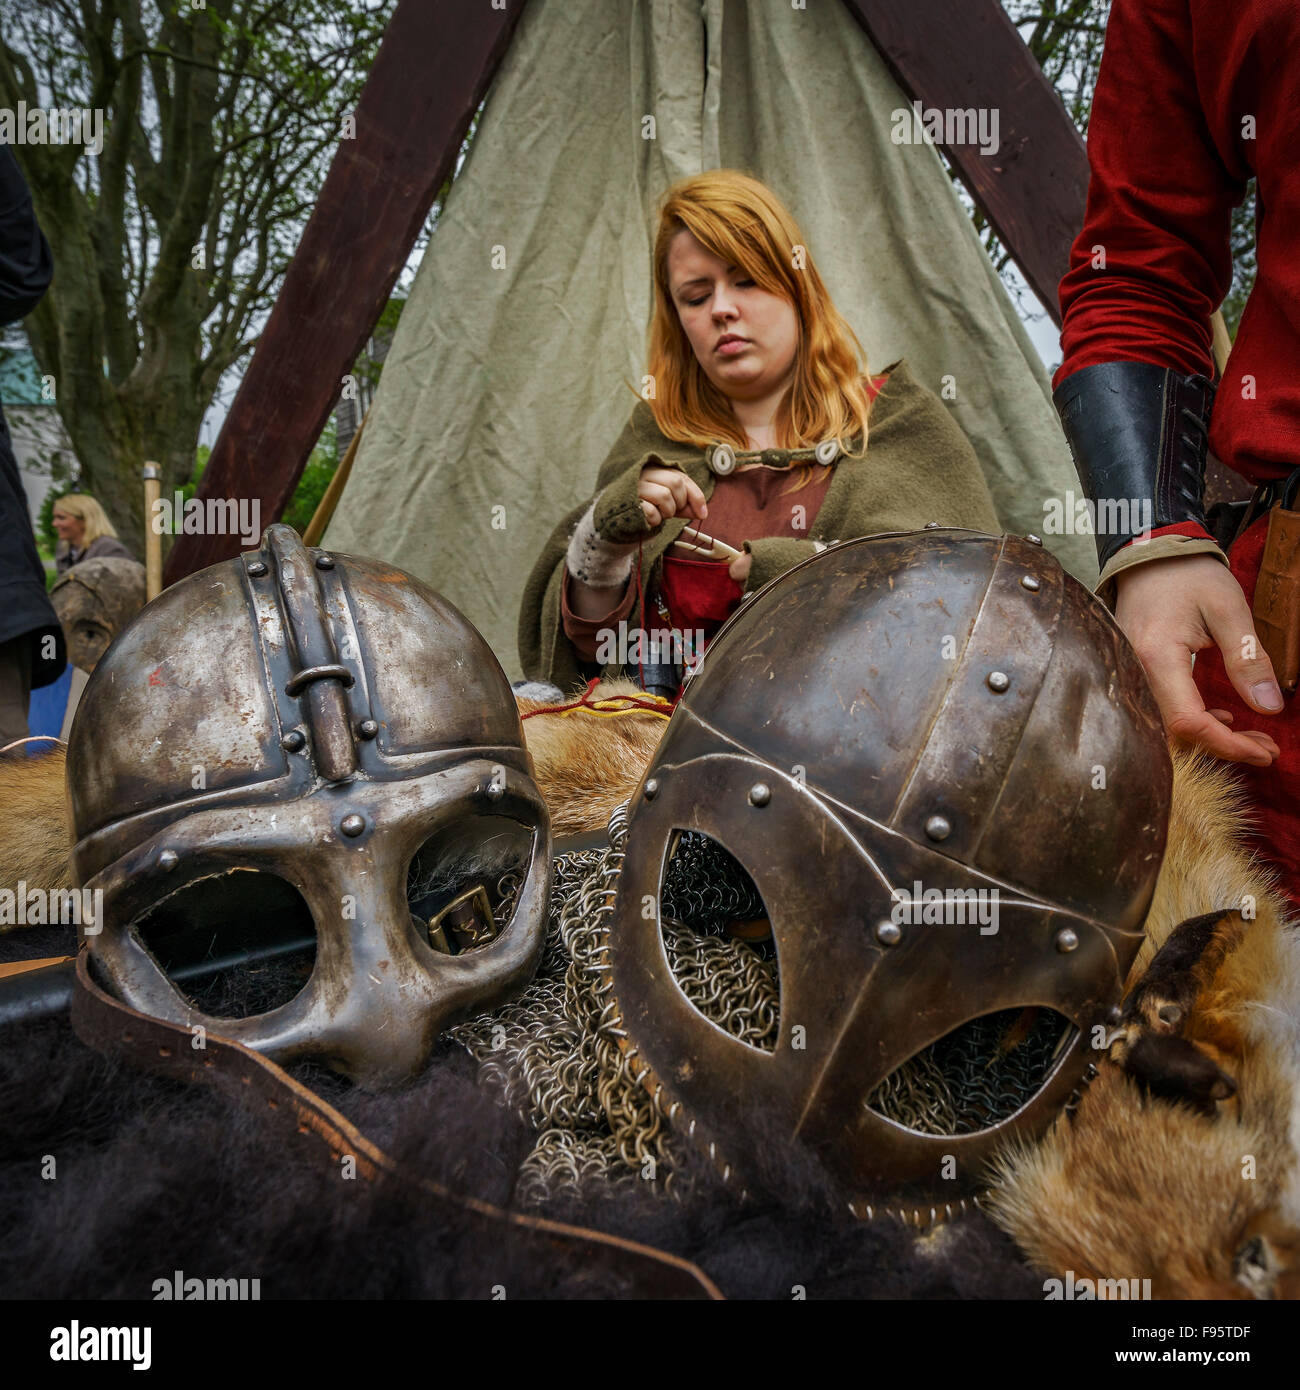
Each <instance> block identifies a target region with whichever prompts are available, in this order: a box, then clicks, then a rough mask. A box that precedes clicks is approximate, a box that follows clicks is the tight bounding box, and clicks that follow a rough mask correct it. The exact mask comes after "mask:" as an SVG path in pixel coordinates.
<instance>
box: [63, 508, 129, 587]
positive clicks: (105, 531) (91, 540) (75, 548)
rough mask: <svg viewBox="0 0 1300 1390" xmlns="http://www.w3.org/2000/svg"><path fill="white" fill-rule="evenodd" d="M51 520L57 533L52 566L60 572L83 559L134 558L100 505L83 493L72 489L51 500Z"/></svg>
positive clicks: (66, 570)
mask: <svg viewBox="0 0 1300 1390" xmlns="http://www.w3.org/2000/svg"><path fill="white" fill-rule="evenodd" d="M53 520H54V529H55V530H56V531H57V532H58V533H59V548H58V551H57V553H56V554H55V556H54V567H55V569H56V570H58V572H59V573H60V574H61V575H62V574H67V572H68V571H69V570H70V569H71V568H72V567H73V565H79V564H80V563H81V562H82V561H83V560H100V559H109V558H112V557H116V558H117V559H120V560H134V559H135V556H134V555H132V554H131V552H130V551H129V550H128V549H127V548H126V546H124V545H123V544H122V542H121V541H120V540H118V538H117V532H116V531H115V530H114V529H113V523H112V522H111V521H110V520H109V519H108V514H107V513H106V512H105V511H104V509H103V507H101V506H100V505H99V503H98V502H96V501H95V499H94V498H93V497H91V496H89V495H87V494H86V493H83V492H72V493H69V494H68V496H66V497H60V498H59V500H58V501H57V502H56V503H55V504H54V516H53Z"/></svg>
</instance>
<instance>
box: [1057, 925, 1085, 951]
mask: <svg viewBox="0 0 1300 1390" xmlns="http://www.w3.org/2000/svg"><path fill="white" fill-rule="evenodd" d="M1078 945H1079V936H1078V933H1077V932H1075V931H1073V930H1071V928H1069V927H1064V928H1062V930H1061V931H1059V932H1057V933H1056V949H1057V950H1058V951H1060V953H1061V954H1062V955H1068V954H1069V952H1071V951H1073V950H1075V949H1076V947H1077V946H1078Z"/></svg>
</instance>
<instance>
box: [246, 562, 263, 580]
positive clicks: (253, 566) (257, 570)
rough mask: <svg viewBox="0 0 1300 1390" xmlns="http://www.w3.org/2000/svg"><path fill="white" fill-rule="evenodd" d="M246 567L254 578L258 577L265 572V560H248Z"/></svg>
mask: <svg viewBox="0 0 1300 1390" xmlns="http://www.w3.org/2000/svg"><path fill="white" fill-rule="evenodd" d="M247 569H248V572H249V574H251V575H252V576H253V578H254V579H260V578H261V577H262V576H263V575H264V574H265V573H266V561H265V560H250V561H249V562H248V566H247Z"/></svg>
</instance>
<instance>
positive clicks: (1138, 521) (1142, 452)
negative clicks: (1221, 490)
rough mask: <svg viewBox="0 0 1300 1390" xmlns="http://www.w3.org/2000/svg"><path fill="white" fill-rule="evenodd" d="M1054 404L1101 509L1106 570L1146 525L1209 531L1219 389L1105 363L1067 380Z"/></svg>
mask: <svg viewBox="0 0 1300 1390" xmlns="http://www.w3.org/2000/svg"><path fill="white" fill-rule="evenodd" d="M1052 399H1053V401H1054V402H1055V404H1056V409H1057V412H1058V413H1059V415H1060V417H1061V427H1062V429H1063V430H1064V431H1065V437H1066V440H1067V441H1068V443H1069V445H1070V453H1071V455H1072V456H1073V458H1074V466H1075V469H1076V471H1077V472H1078V474H1079V481H1080V482H1081V483H1082V484H1083V488H1084V491H1085V493H1086V494H1087V495H1088V497H1089V498H1090V499H1091V500H1092V501H1093V503H1094V504H1095V506H1096V523H1095V528H1096V541H1097V558H1098V561H1099V562H1100V564H1101V566H1102V568H1103V569H1104V568H1105V566H1106V563H1107V561H1109V560H1110V559H1111V557H1112V556H1113V555H1114V554H1115V553H1116V552H1117V551H1118V550H1120V549H1122V548H1123V547H1124V546H1126V545H1127V544H1128V543H1129V541H1131V540H1134V539H1135V538H1136V537H1138V536H1140V535H1142V534H1144V532H1145V530H1146V529H1147V526H1148V525H1149V527H1150V529H1151V530H1153V531H1154V530H1158V529H1159V528H1160V527H1162V526H1173V525H1176V524H1177V523H1178V522H1183V521H1194V522H1196V523H1198V524H1199V525H1201V526H1206V519H1205V505H1204V496H1205V458H1206V454H1207V452H1208V447H1209V430H1210V412H1211V410H1212V408H1213V406H1214V385H1213V383H1211V382H1210V381H1208V380H1207V379H1206V378H1205V377H1203V376H1180V375H1179V374H1178V373H1177V372H1175V371H1172V370H1170V369H1169V368H1167V367H1156V366H1152V365H1151V364H1150V363H1147V362H1100V363H1097V364H1096V365H1095V366H1092V367H1084V368H1083V369H1082V370H1081V371H1078V372H1074V373H1073V374H1071V375H1070V376H1068V377H1066V379H1065V380H1064V381H1063V382H1062V383H1061V384H1060V386H1059V387H1058V388H1057V389H1056V392H1055V393H1054V395H1053V397H1052ZM1135 512H1136V515H1135ZM1207 529H1208V528H1207Z"/></svg>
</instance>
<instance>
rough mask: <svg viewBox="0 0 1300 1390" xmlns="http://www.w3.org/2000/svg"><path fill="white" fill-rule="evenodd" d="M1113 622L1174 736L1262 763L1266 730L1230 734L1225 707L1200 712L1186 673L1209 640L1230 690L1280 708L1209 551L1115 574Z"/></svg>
mask: <svg viewBox="0 0 1300 1390" xmlns="http://www.w3.org/2000/svg"><path fill="white" fill-rule="evenodd" d="M1115 620H1116V621H1117V622H1118V623H1119V625H1120V627H1121V629H1122V630H1123V631H1124V633H1125V635H1126V636H1127V637H1128V639H1129V641H1130V642H1132V644H1133V649H1134V651H1136V652H1137V655H1138V659H1139V660H1140V661H1141V662H1142V665H1143V666H1144V667H1145V668H1146V673H1147V678H1148V679H1149V680H1150V682H1151V688H1152V690H1153V691H1154V693H1155V697H1156V701H1157V703H1158V704H1159V706H1160V713H1161V714H1162V715H1163V716H1164V721H1165V727H1166V729H1167V730H1168V731H1169V733H1170V735H1172V736H1173V737H1174V738H1179V739H1185V740H1187V741H1188V742H1191V743H1196V744H1199V745H1200V746H1201V747H1203V748H1205V749H1206V750H1207V751H1208V752H1210V753H1213V754H1214V755H1215V756H1216V757H1219V758H1225V759H1227V760H1228V761H1229V762H1241V763H1253V764H1254V765H1255V766H1256V767H1267V766H1268V765H1269V764H1270V763H1271V762H1272V761H1273V759H1274V758H1275V757H1277V756H1278V752H1279V750H1278V746H1277V744H1276V743H1275V742H1274V741H1273V739H1272V738H1270V737H1269V735H1268V734H1266V733H1262V732H1260V731H1258V730H1254V729H1245V730H1242V731H1241V732H1240V733H1234V732H1233V731H1232V730H1231V729H1229V728H1228V727H1227V726H1228V725H1229V724H1230V723H1231V722H1232V715H1231V714H1229V713H1228V712H1227V711H1226V710H1207V709H1206V708H1205V701H1204V700H1202V699H1201V696H1200V692H1199V691H1198V690H1197V688H1196V682H1195V681H1194V680H1193V679H1192V661H1191V658H1192V655H1193V653H1195V652H1199V651H1204V650H1205V649H1206V648H1207V647H1215V646H1217V647H1218V648H1219V650H1220V651H1221V652H1222V653H1223V662H1224V666H1225V668H1226V670H1227V673H1228V679H1229V680H1230V681H1231V682H1232V686H1233V689H1234V690H1236V692H1237V694H1238V695H1240V696H1241V698H1242V699H1243V700H1245V702H1246V703H1247V704H1248V705H1249V706H1250V707H1251V708H1252V709H1254V710H1257V711H1259V713H1261V714H1265V715H1268V714H1277V713H1278V712H1279V711H1280V710H1281V708H1282V692H1281V690H1279V689H1278V684H1277V678H1276V677H1275V676H1274V674H1273V664H1272V662H1271V661H1269V659H1268V656H1267V655H1266V654H1265V652H1264V648H1263V647H1262V646H1261V645H1260V641H1259V638H1258V637H1257V636H1256V635H1255V625H1254V622H1253V621H1252V620H1251V614H1250V606H1249V605H1248V604H1247V602H1246V596H1245V594H1243V593H1242V591H1241V585H1240V584H1238V583H1237V581H1236V580H1235V579H1234V578H1233V576H1232V572H1231V571H1230V570H1229V569H1228V567H1227V566H1226V565H1224V564H1223V562H1222V561H1220V560H1216V559H1215V558H1214V556H1212V555H1188V556H1186V557H1185V558H1178V557H1175V558H1172V559H1168V560H1151V561H1148V562H1147V563H1146V564H1144V565H1134V566H1133V567H1132V568H1131V569H1126V570H1121V571H1120V573H1119V574H1118V575H1116V577H1115Z"/></svg>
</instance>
